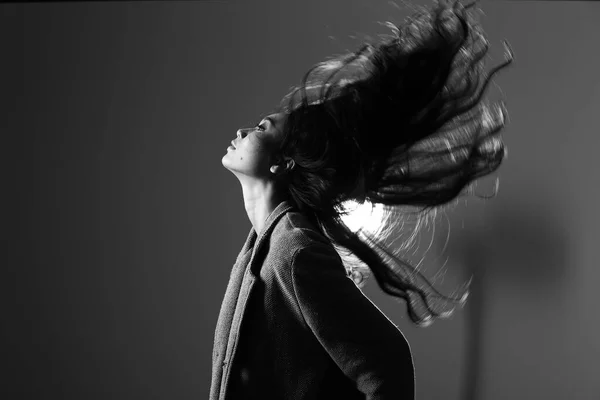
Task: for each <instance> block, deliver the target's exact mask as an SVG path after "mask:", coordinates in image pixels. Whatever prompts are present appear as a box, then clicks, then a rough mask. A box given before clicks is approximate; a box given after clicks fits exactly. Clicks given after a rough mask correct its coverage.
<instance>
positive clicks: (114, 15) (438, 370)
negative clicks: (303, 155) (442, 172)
mask: <svg viewBox="0 0 600 400" xmlns="http://www.w3.org/2000/svg"><path fill="white" fill-rule="evenodd" d="M418 4H429V2H425V1H422V0H419V1H418ZM480 4H481V7H482V8H483V10H484V12H485V15H483V16H481V17H480V20H481V22H482V23H483V26H484V29H485V30H486V32H487V34H488V38H489V39H490V43H491V46H492V47H491V51H490V53H489V64H488V65H489V67H490V68H491V67H492V66H494V65H496V64H498V63H500V62H502V60H503V54H502V52H503V49H502V42H501V41H502V40H503V39H506V40H508V41H509V42H510V43H511V45H512V47H513V49H514V52H515V63H514V64H513V67H511V68H509V69H507V70H504V72H502V73H501V75H499V76H498V77H497V79H496V81H495V82H496V83H497V84H498V86H499V87H498V86H492V87H491V91H490V97H493V98H497V99H499V98H504V99H505V100H506V102H507V106H508V110H509V120H508V124H507V127H506V129H505V130H504V137H505V141H506V144H507V146H508V158H507V160H506V162H505V164H504V165H503V166H502V167H501V169H500V171H499V172H498V173H497V174H495V176H494V177H490V178H489V179H485V180H484V181H482V184H481V185H480V189H481V193H484V194H485V193H489V192H490V191H491V188H492V187H493V180H494V179H495V178H496V177H499V178H500V192H499V194H498V196H497V197H496V198H495V199H493V200H491V201H489V202H483V201H481V200H477V199H476V198H470V199H469V200H468V201H467V202H466V203H465V202H461V203H460V204H459V206H457V207H456V209H455V210H453V211H450V212H448V213H447V214H446V216H447V218H443V217H441V218H439V223H438V226H436V229H435V230H433V229H429V230H428V231H424V232H423V235H422V239H421V240H420V242H419V243H420V244H419V250H420V251H421V253H424V252H425V250H426V249H427V248H428V245H429V240H430V239H431V238H433V239H435V240H434V244H433V246H432V247H431V248H430V249H429V251H428V253H426V254H427V257H426V259H425V261H424V263H423V265H424V267H423V268H426V271H429V273H430V275H432V274H433V273H435V271H437V270H438V269H439V268H441V267H442V266H444V268H445V269H446V275H445V280H444V281H443V282H441V281H440V282H439V284H440V286H441V287H442V288H443V289H445V290H452V288H454V287H455V285H456V284H459V283H461V282H463V280H464V279H466V278H467V277H468V276H469V274H471V273H474V274H475V279H474V283H473V293H472V296H471V298H470V300H469V303H468V304H467V306H466V307H465V308H464V309H462V310H459V311H458V312H457V313H456V314H455V316H454V317H453V318H452V319H450V320H447V321H438V322H437V323H435V324H434V325H433V326H431V327H429V328H425V329H422V328H416V327H414V326H412V325H411V324H410V322H409V320H408V317H407V316H406V314H405V307H404V304H403V303H400V302H396V301H394V300H392V299H390V298H388V297H385V296H384V295H382V294H381V292H380V291H379V289H378V288H377V287H376V284H375V283H374V282H371V283H369V286H367V289H366V292H367V294H368V295H369V297H371V298H372V299H373V300H374V301H375V302H376V303H377V304H378V305H379V306H380V307H381V309H382V310H383V311H384V312H386V314H387V315H389V316H390V318H391V319H393V320H394V321H395V322H396V323H398V325H399V327H400V328H401V329H402V330H403V332H404V333H405V335H406V336H407V338H408V340H409V342H410V343H411V346H412V350H413V353H414V357H415V366H416V373H417V375H416V376H417V398H418V399H444V400H456V399H471V400H472V399H482V400H503V399H508V398H510V399H524V400H525V399H542V398H543V399H557V400H558V399H567V398H568V399H582V400H583V399H586V400H597V399H599V398H600V382H599V380H598V373H599V371H600V344H599V340H598V338H599V337H600V321H599V320H600V316H599V312H598V304H600V294H599V293H600V292H599V291H598V285H599V284H600V269H599V268H598V245H599V241H598V237H599V235H598V233H599V232H598V226H599V222H600V221H599V212H598V208H597V207H598V204H600V191H599V189H598V186H599V183H600V182H599V179H598V171H599V170H600V168H599V166H598V161H597V158H596V157H597V149H598V143H599V140H598V130H599V128H598V126H599V123H598V118H597V116H598V113H599V107H600V93H599V88H600V80H599V79H598V75H597V71H600V56H599V55H598V54H599V52H598V49H599V44H598V43H599V40H600V25H599V24H598V21H600V7H599V5H597V4H594V3H593V2H542V1H539V2H523V1H506V2H502V1H492V0H489V1H482V2H481V3H480ZM407 13H408V12H407V9H406V8H405V7H404V8H403V9H402V10H400V11H399V10H397V9H396V8H395V7H392V6H391V5H390V4H388V2H387V1H384V0H377V1H367V0H351V1H350V0H335V1H332V0H327V1H323V0H310V1H297V0H293V1H289V0H286V1H279V0H261V1H245V2H243V1H239V2H238V1H222V2H217V1H215V2H210V1H195V2H191V1H190V2H172V3H167V2H140V3H137V2H119V3H117V2H115V3H106V4H101V3H99V2H89V3H75V4H68V3H54V4H4V5H0V43H1V45H0V51H1V56H0V57H1V62H0V93H1V97H0V99H1V102H2V103H1V106H2V116H1V118H0V130H1V132H2V136H1V137H2V145H1V146H0V148H1V149H2V160H3V165H4V168H3V179H2V182H3V185H2V187H3V190H2V193H3V195H2V198H3V207H2V208H3V211H5V212H4V214H3V218H2V227H3V229H2V236H3V244H4V246H3V247H5V250H3V253H4V254H5V255H6V261H5V262H3V265H2V268H3V272H4V274H3V275H4V276H5V277H4V278H2V281H3V282H2V283H3V286H4V289H3V290H2V294H3V297H4V300H3V301H2V302H1V307H2V309H1V310H0V311H1V312H2V335H3V339H2V357H1V358H2V360H3V361H4V363H5V364H6V367H7V368H8V371H9V374H8V375H2V378H1V382H2V385H1V389H0V390H1V391H2V392H3V394H2V397H3V398H6V399H21V398H32V399H50V398H52V399H53V398H57V399H90V400H92V399H201V398H207V397H208V389H209V384H210V368H211V350H212V340H213V332H214V327H215V324H216V319H217V314H218V310H219V306H220V303H221V300H222V297H223V294H224V291H225V287H226V283H227V279H228V276H229V272H230V268H231V266H232V264H233V262H234V260H235V257H236V255H237V254H238V252H239V250H240V248H241V246H242V244H243V241H244V239H245V238H246V235H247V233H248V230H249V229H250V226H251V225H250V222H249V220H248V218H247V215H246V214H245V211H244V206H243V200H242V193H241V188H240V185H239V182H238V181H237V179H236V178H235V177H234V176H233V175H232V174H231V173H230V172H229V171H227V170H226V169H224V168H223V167H222V165H221V158H222V156H223V155H224V154H225V151H226V150H225V149H226V147H227V146H228V144H229V142H230V141H231V140H232V139H233V138H234V137H235V132H236V130H237V129H238V128H240V127H245V126H248V125H249V124H250V123H252V122H255V121H254V119H255V118H256V117H258V115H259V114H260V113H263V112H266V111H268V110H270V109H271V108H272V107H273V106H274V105H275V104H277V103H278V101H279V100H280V98H281V97H282V96H283V95H284V94H285V93H286V92H287V89H288V88H289V87H290V86H291V85H293V84H296V83H298V82H299V80H300V78H301V76H302V74H303V73H304V72H305V71H306V70H307V69H308V68H309V67H310V66H311V65H313V64H314V63H315V62H318V61H321V60H323V59H324V58H325V57H326V56H328V55H330V54H333V53H339V52H343V51H346V50H354V49H356V48H357V47H358V45H359V44H360V41H361V38H363V39H367V38H368V35H371V36H375V35H377V34H383V33H387V32H388V31H387V30H386V29H385V28H383V27H381V26H379V25H378V24H377V21H385V20H391V21H394V22H400V21H401V20H402V18H403V17H404V16H406V15H407ZM349 35H355V36H356V39H352V38H350V37H348V36H349ZM500 88H501V90H500ZM427 232H429V234H430V235H429V237H427ZM447 235H449V239H448V243H447V245H446V247H445V248H444V244H445V241H446V238H447ZM444 263H445V264H444Z"/></svg>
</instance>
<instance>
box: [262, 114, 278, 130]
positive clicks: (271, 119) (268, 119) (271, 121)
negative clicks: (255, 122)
mask: <svg viewBox="0 0 600 400" xmlns="http://www.w3.org/2000/svg"><path fill="white" fill-rule="evenodd" d="M265 119H266V120H267V121H269V122H270V123H271V125H273V127H274V128H277V124H275V120H274V119H273V118H271V117H265Z"/></svg>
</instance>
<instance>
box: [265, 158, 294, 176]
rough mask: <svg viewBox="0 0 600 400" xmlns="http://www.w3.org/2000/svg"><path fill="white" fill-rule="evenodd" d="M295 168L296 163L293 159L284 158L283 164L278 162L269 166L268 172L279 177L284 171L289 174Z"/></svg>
mask: <svg viewBox="0 0 600 400" xmlns="http://www.w3.org/2000/svg"><path fill="white" fill-rule="evenodd" d="M295 166H296V163H295V162H294V160H293V159H291V158H289V157H286V159H285V163H284V162H280V163H279V164H275V165H271V168H270V171H271V173H273V174H275V175H279V174H282V173H284V172H285V171H287V172H289V171H291V170H292V169H294V167H295Z"/></svg>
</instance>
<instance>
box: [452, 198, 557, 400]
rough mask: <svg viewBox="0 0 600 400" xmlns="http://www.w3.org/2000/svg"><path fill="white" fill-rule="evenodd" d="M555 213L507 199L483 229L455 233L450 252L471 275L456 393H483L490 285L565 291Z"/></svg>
mask: <svg viewBox="0 0 600 400" xmlns="http://www.w3.org/2000/svg"><path fill="white" fill-rule="evenodd" d="M559 218H560V216H557V214H556V211H555V210H550V209H544V206H543V205H539V204H527V203H522V202H518V201H516V200H515V199H512V200H510V199H508V200H504V201H502V202H498V203H497V204H496V203H494V209H493V213H490V214H489V216H488V218H487V220H486V225H485V226H484V227H483V229H480V230H477V231H461V232H460V233H456V234H457V236H459V237H458V238H457V242H456V243H457V245H456V246H455V247H453V249H454V251H456V252H457V254H453V255H451V256H452V258H453V259H456V260H458V261H459V262H462V263H463V265H464V268H465V274H466V276H467V277H470V276H473V281H472V283H471V294H470V298H469V301H468V302H467V305H466V306H465V309H464V311H463V312H464V314H465V321H466V322H465V323H466V329H465V340H466V346H465V351H466V354H465V366H464V378H463V382H462V388H461V394H460V397H459V398H460V399H464V400H480V398H481V396H480V395H478V390H480V388H479V387H478V384H479V383H480V382H481V381H482V380H481V371H482V367H483V365H482V359H483V356H484V354H483V353H484V351H485V348H484V347H483V346H482V338H483V337H484V336H485V334H486V332H485V331H484V329H485V325H486V321H488V320H489V318H487V315H488V314H489V313H490V308H491V307H490V296H491V294H492V293H493V292H492V290H491V289H493V288H494V287H500V288H501V289H500V290H502V289H503V288H507V287H510V288H517V289H521V290H522V291H523V292H530V293H531V294H532V296H536V297H540V296H543V297H546V298H549V297H547V296H556V294H557V293H562V292H563V291H561V290H560V289H561V287H562V285H563V282H564V276H565V273H566V267H567V261H566V260H567V240H566V239H567V238H566V231H565V229H564V226H563V223H562V221H560V219H559ZM497 291H498V289H497V290H496V293H497ZM546 295H547V296H546Z"/></svg>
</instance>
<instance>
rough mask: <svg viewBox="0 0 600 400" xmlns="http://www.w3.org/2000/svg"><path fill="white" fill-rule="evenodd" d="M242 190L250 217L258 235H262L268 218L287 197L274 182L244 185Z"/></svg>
mask: <svg viewBox="0 0 600 400" xmlns="http://www.w3.org/2000/svg"><path fill="white" fill-rule="evenodd" d="M242 192H243V194H244V206H245V208H246V213H247V214H248V219H250V222H251V223H252V226H253V227H254V230H255V231H256V233H257V235H259V236H260V234H261V232H262V231H263V229H264V227H265V222H266V220H267V218H268V217H269V215H271V213H272V212H273V210H275V208H277V206H278V205H279V204H280V203H281V202H282V201H284V200H285V197H284V196H282V195H280V193H278V192H277V191H276V190H275V187H274V185H273V184H272V183H268V184H263V183H259V184H256V185H253V186H249V185H242Z"/></svg>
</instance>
